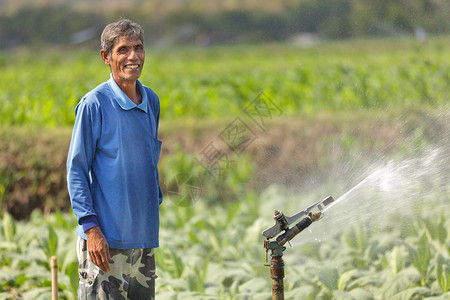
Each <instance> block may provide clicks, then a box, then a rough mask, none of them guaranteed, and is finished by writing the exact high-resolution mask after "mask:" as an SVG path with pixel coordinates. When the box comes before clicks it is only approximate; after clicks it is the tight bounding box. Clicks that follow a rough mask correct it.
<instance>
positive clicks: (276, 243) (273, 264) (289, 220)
mask: <svg viewBox="0 0 450 300" xmlns="http://www.w3.org/2000/svg"><path fill="white" fill-rule="evenodd" d="M333 201H334V199H333V197H331V196H330V197H327V198H325V199H324V200H322V201H319V202H317V203H315V204H313V205H311V206H309V207H307V208H306V209H304V210H302V211H300V212H298V213H297V214H295V215H293V216H292V217H286V216H285V215H284V214H283V213H282V212H280V211H278V210H275V212H274V220H275V224H274V225H273V226H272V227H270V228H268V229H266V230H264V231H263V233H262V235H263V236H265V237H266V240H265V241H264V248H265V249H266V262H267V261H268V253H269V251H270V257H271V260H270V264H269V265H266V266H269V267H270V277H271V278H272V300H284V282H283V280H284V260H283V254H284V250H286V247H284V244H286V243H289V241H290V240H292V239H293V238H294V237H295V236H296V235H297V234H299V233H300V232H302V231H303V230H304V229H306V228H308V227H309V226H310V225H311V224H312V223H313V222H315V221H317V220H320V218H321V217H322V216H323V213H322V211H323V210H324V208H325V207H326V206H328V205H329V204H330V203H332V202H333ZM314 209H317V211H314V212H313V211H312V210H314ZM302 217H303V218H302ZM300 218H302V219H301V220H300V221H299V222H298V223H297V224H295V225H294V226H293V227H292V228H289V226H290V225H291V224H293V223H294V222H295V221H297V220H298V219H300ZM282 231H284V232H283V233H282V234H280V233H281V232H282ZM271 239H272V240H271Z"/></svg>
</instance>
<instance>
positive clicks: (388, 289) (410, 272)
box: [380, 268, 421, 299]
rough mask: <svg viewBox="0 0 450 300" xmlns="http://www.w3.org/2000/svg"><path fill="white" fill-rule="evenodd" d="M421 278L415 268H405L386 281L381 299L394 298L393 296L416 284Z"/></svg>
mask: <svg viewBox="0 0 450 300" xmlns="http://www.w3.org/2000/svg"><path fill="white" fill-rule="evenodd" d="M420 279H421V276H420V274H418V272H417V270H415V269H414V268H408V269H404V270H403V271H401V272H400V273H398V274H397V275H396V276H395V277H394V278H393V279H392V280H390V281H388V282H386V285H385V286H384V288H383V290H382V294H381V298H380V299H392V297H393V296H395V295H397V294H398V293H400V292H402V291H404V290H406V289H408V288H409V287H410V286H411V285H415V283H416V282H417V281H419V280H420Z"/></svg>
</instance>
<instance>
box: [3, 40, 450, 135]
mask: <svg viewBox="0 0 450 300" xmlns="http://www.w3.org/2000/svg"><path fill="white" fill-rule="evenodd" d="M448 41H449V39H448V37H441V38H431V39H429V40H427V42H426V43H419V42H417V41H414V40H408V39H400V40H387V41H383V40H380V41H377V40H375V41H347V42H328V43H319V44H317V45H314V46H312V47H311V48H298V47H295V46H293V45H289V44H267V45H246V46H242V45H239V46H227V47H225V46H223V47H219V46H218V47H211V48H206V49H198V48H179V49H155V50H153V49H147V59H146V67H145V70H144V73H143V75H142V81H143V82H144V83H145V84H146V85H149V86H151V87H152V88H153V89H154V90H155V91H156V92H157V94H158V95H159V96H160V99H161V117H162V118H163V119H174V118H187V117H189V118H198V117H202V118H214V117H223V116H230V115H231V116H234V115H237V114H238V113H240V112H242V110H243V109H244V108H245V107H246V106H247V105H248V104H249V103H251V101H252V100H254V99H255V98H256V97H257V95H258V94H259V93H260V92H264V93H265V94H266V95H267V96H268V97H269V98H270V99H272V101H273V102H274V103H275V104H276V105H277V106H278V107H279V109H280V110H281V112H282V114H283V115H284V116H297V115H306V114H315V113H317V112H321V111H358V110H360V109H362V108H364V109H378V110H380V109H381V110H384V109H386V108H397V109H399V108H404V107H411V106H427V107H430V106H431V107H438V106H441V105H445V104H448V101H449V100H448V95H449V92H450V88H449V87H450V75H449V74H450V54H449V52H448V51H447V48H448V47H447V45H448ZM0 66H1V67H2V72H1V73H0V103H2V105H1V106H0V120H1V123H2V124H10V125H33V126H44V127H55V126H60V125H71V124H73V120H74V107H75V105H76V104H77V102H78V101H79V99H80V98H81V97H82V96H83V95H84V94H85V93H87V92H88V91H89V90H91V89H93V88H94V87H95V86H96V85H98V84H100V83H101V82H103V81H105V80H107V79H108V73H109V70H108V67H107V66H105V65H104V64H103V62H102V61H101V59H100V56H99V54H98V53H94V52H83V51H79V52H76V51H73V50H72V51H69V50H64V51H52V52H51V53H46V52H43V53H32V54H29V53H26V52H25V53H3V54H2V53H0Z"/></svg>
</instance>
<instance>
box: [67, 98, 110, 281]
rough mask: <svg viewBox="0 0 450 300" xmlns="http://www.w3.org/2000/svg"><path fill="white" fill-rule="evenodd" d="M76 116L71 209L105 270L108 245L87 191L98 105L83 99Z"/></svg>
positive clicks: (70, 169) (71, 155)
mask: <svg viewBox="0 0 450 300" xmlns="http://www.w3.org/2000/svg"><path fill="white" fill-rule="evenodd" d="M75 116H76V118H75V124H74V128H73V134H72V140H71V142H70V148H69V154H68V157H67V187H68V190H69V195H70V201H71V204H72V209H73V211H74V213H75V215H76V217H77V220H78V223H79V224H81V225H82V226H83V230H84V231H85V234H86V237H87V247H88V252H89V257H90V258H91V261H92V262H93V263H94V264H96V265H97V266H98V267H99V268H100V269H101V270H102V271H103V272H105V273H106V272H108V271H109V269H110V268H109V263H108V261H110V260H111V257H110V254H109V246H108V243H107V241H106V239H105V237H104V235H103V233H102V232H101V230H100V227H99V226H98V221H97V216H96V215H97V214H96V212H95V210H94V206H93V202H92V196H91V192H90V191H91V189H90V170H91V167H92V164H93V161H94V156H95V148H96V145H97V140H98V138H99V134H100V129H101V127H100V119H101V118H100V113H99V111H98V108H97V107H95V106H94V105H92V104H89V103H87V102H86V101H81V102H80V103H79V104H78V105H77V108H76V110H75Z"/></svg>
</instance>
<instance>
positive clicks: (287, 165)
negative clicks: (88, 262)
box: [0, 37, 450, 300]
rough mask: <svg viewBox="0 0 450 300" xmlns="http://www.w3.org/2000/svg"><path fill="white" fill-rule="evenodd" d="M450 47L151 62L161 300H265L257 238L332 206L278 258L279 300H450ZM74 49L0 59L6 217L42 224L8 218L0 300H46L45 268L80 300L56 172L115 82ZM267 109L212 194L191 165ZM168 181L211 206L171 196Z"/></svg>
mask: <svg viewBox="0 0 450 300" xmlns="http://www.w3.org/2000/svg"><path fill="white" fill-rule="evenodd" d="M449 46H450V38H449V37H440V38H437V37H435V38H430V39H429V40H427V41H426V42H425V43H419V42H417V41H415V40H410V39H382V40H355V41H345V42H333V41H329V42H321V43H318V44H316V45H313V46H311V47H309V48H300V47H296V46H294V45H290V44H275V43H273V44H272V43H269V44H261V45H246V46H244V45H236V46H217V47H211V48H204V49H198V48H180V49H147V58H146V67H145V69H144V70H145V71H144V73H143V76H142V82H143V83H144V84H146V85H149V86H151V87H152V88H153V89H154V90H155V91H156V92H157V94H158V95H159V96H160V100H161V125H160V133H161V136H162V137H163V142H164V147H165V149H164V151H163V156H162V158H161V163H160V176H161V182H162V184H163V185H164V189H165V191H166V195H165V200H164V202H163V204H162V206H161V232H160V244H161V247H160V248H159V249H158V250H157V252H156V255H157V256H156V259H157V275H158V276H159V278H158V279H157V286H156V289H157V299H171V300H172V299H173V300H175V299H183V300H186V299H188V300H189V299H205V300H206V299H211V300H212V299H225V300H235V299H239V300H241V299H242V300H244V299H246V300H253V299H254V300H256V299H258V300H260V299H271V281H270V273H269V268H268V267H265V266H264V264H265V250H264V248H263V237H262V236H261V232H262V230H264V229H265V228H267V227H269V226H271V225H272V224H273V219H272V217H273V216H272V214H273V210H274V209H279V210H282V211H283V212H285V213H286V214H287V215H291V214H293V213H295V212H297V211H299V210H300V209H303V208H305V207H306V206H308V205H310V204H312V203H314V202H316V201H318V200H321V199H322V198H324V197H325V196H327V195H332V196H334V197H335V199H338V198H339V200H340V202H339V203H337V204H336V206H335V207H332V208H331V209H330V211H329V212H327V213H326V215H325V217H324V218H323V220H320V221H318V223H317V224H316V223H314V224H313V225H312V226H311V227H310V230H306V231H305V232H303V233H301V234H300V235H299V236H298V237H297V238H295V239H294V240H293V242H292V244H293V247H292V248H289V246H288V249H287V250H286V253H285V256H284V260H285V264H286V278H285V295H286V299H324V300H325V299H358V300H359V299H380V300H381V299H405V300H406V299H429V300H431V299H436V300H437V299H450V230H449V228H450V206H449V205H450V189H449V187H450V183H449V167H448V166H449V165H450V156H449V155H448V153H450V144H449V141H450V139H449V128H450V126H449V125H450V124H449V122H448V120H449V117H450V116H449V103H450V101H449V95H450V53H449V51H448V48H449ZM75 50H76V49H75ZM75 50H74V49H72V50H68V49H65V50H63V49H58V50H52V51H48V52H44V51H42V50H41V51H37V52H36V53H31V52H29V51H19V52H17V53H0V66H1V67H2V72H1V73H0V103H1V105H0V120H1V122H0V124H1V130H0V137H1V139H0V171H1V177H0V203H1V204H2V206H3V207H4V208H8V210H10V212H11V213H14V214H17V211H13V210H12V208H13V207H14V206H16V207H22V206H21V205H24V203H19V202H20V201H19V200H21V197H23V198H26V199H27V201H28V202H27V201H25V206H26V205H28V206H29V207H31V208H35V207H36V208H41V209H35V210H34V211H33V212H32V213H31V215H29V218H26V216H27V214H25V215H24V216H23V217H24V219H23V220H15V219H14V218H12V217H11V214H10V213H8V212H6V211H5V209H3V214H2V218H1V224H0V299H49V298H50V286H51V281H50V280H51V276H50V268H49V260H50V257H51V256H53V255H56V256H57V258H58V262H59V265H58V266H59V293H60V297H61V298H62V299H76V298H77V297H76V288H77V268H76V253H75V243H76V238H75V232H74V231H75V225H76V220H75V217H74V216H73V215H72V214H71V213H70V211H67V201H68V200H67V195H65V189H64V187H63V185H64V176H65V175H64V173H65V170H64V157H65V155H66V151H67V145H68V142H69V139H70V127H71V125H72V123H73V120H74V107H75V105H76V103H77V102H78V101H79V99H80V98H81V97H82V96H83V95H84V94H85V93H86V92H87V91H89V90H90V89H92V88H94V87H95V86H96V85H98V84H99V83H101V82H102V81H104V80H107V79H108V70H107V66H105V65H104V64H103V63H102V62H101V60H100V57H99V56H98V55H97V53H93V52H89V51H85V50H83V51H75ZM261 92H263V95H264V96H265V97H268V99H271V101H272V102H271V103H273V104H275V105H276V108H277V110H274V111H275V112H277V114H276V117H275V116H273V117H270V118H269V119H270V122H268V123H265V124H266V125H267V127H264V128H262V129H261V128H258V127H257V126H256V125H254V126H256V127H252V129H253V130H254V131H255V132H257V133H258V139H257V141H256V142H255V143H254V144H252V145H250V146H249V147H248V148H246V149H244V150H243V151H242V152H241V153H239V154H236V153H235V154H233V153H231V154H233V155H232V158H233V160H235V162H234V164H232V165H231V167H229V168H228V169H226V170H225V171H226V172H225V173H223V174H221V176H220V178H219V179H218V180H214V178H212V177H211V176H207V174H205V170H204V169H202V168H201V167H200V166H199V164H198V163H196V162H195V158H199V157H200V156H199V155H200V154H199V152H200V151H201V150H202V149H203V148H204V146H205V145H207V144H208V143H209V142H211V141H213V142H216V143H219V142H220V141H221V140H220V139H219V138H218V136H219V134H221V132H223V130H224V128H226V127H227V126H228V125H229V124H230V122H232V121H233V120H234V119H235V118H236V117H239V118H242V119H243V120H244V121H246V122H247V121H249V119H248V116H247V115H246V114H245V113H244V111H245V108H246V107H248V105H249V104H251V103H253V102H252V101H254V100H255V99H257V97H258V95H260V93H261ZM258 117H260V118H261V117H262V115H260V116H258ZM265 117H268V116H267V115H265ZM249 122H250V121H249ZM222 146H223V145H222ZM225 147H226V145H225ZM296 148H299V149H296ZM229 152H230V151H229ZM231 152H232V151H231ZM294 158H295V161H294V160H293V159H294ZM269 159H270V160H269ZM277 165H278V167H279V168H277ZM177 174H191V175H194V177H195V178H194V180H195V182H193V184H195V185H199V186H200V187H201V188H202V189H203V190H204V191H205V193H204V194H201V195H200V196H198V197H195V199H193V198H192V195H191V196H190V197H191V199H188V200H192V201H190V202H186V201H185V199H184V200H183V199H179V198H180V197H179V196H173V195H171V194H168V193H167V191H168V190H170V183H171V179H172V178H173V177H174V176H175V175H177ZM281 177H283V179H282V180H281V179H280V178H281ZM280 183H281V184H280ZM298 187H301V189H300V188H298ZM353 187H355V188H354V189H353V190H352V191H351V192H350V193H348V194H345V193H346V192H347V191H349V190H351V189H352V188H353ZM180 190H181V191H184V192H187V191H186V190H182V189H180ZM33 196H35V197H33ZM193 200H195V201H193ZM11 201H12V203H11ZM14 201H17V203H14ZM44 204H45V205H44ZM21 210H23V211H25V209H23V208H21ZM61 211H62V212H61Z"/></svg>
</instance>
